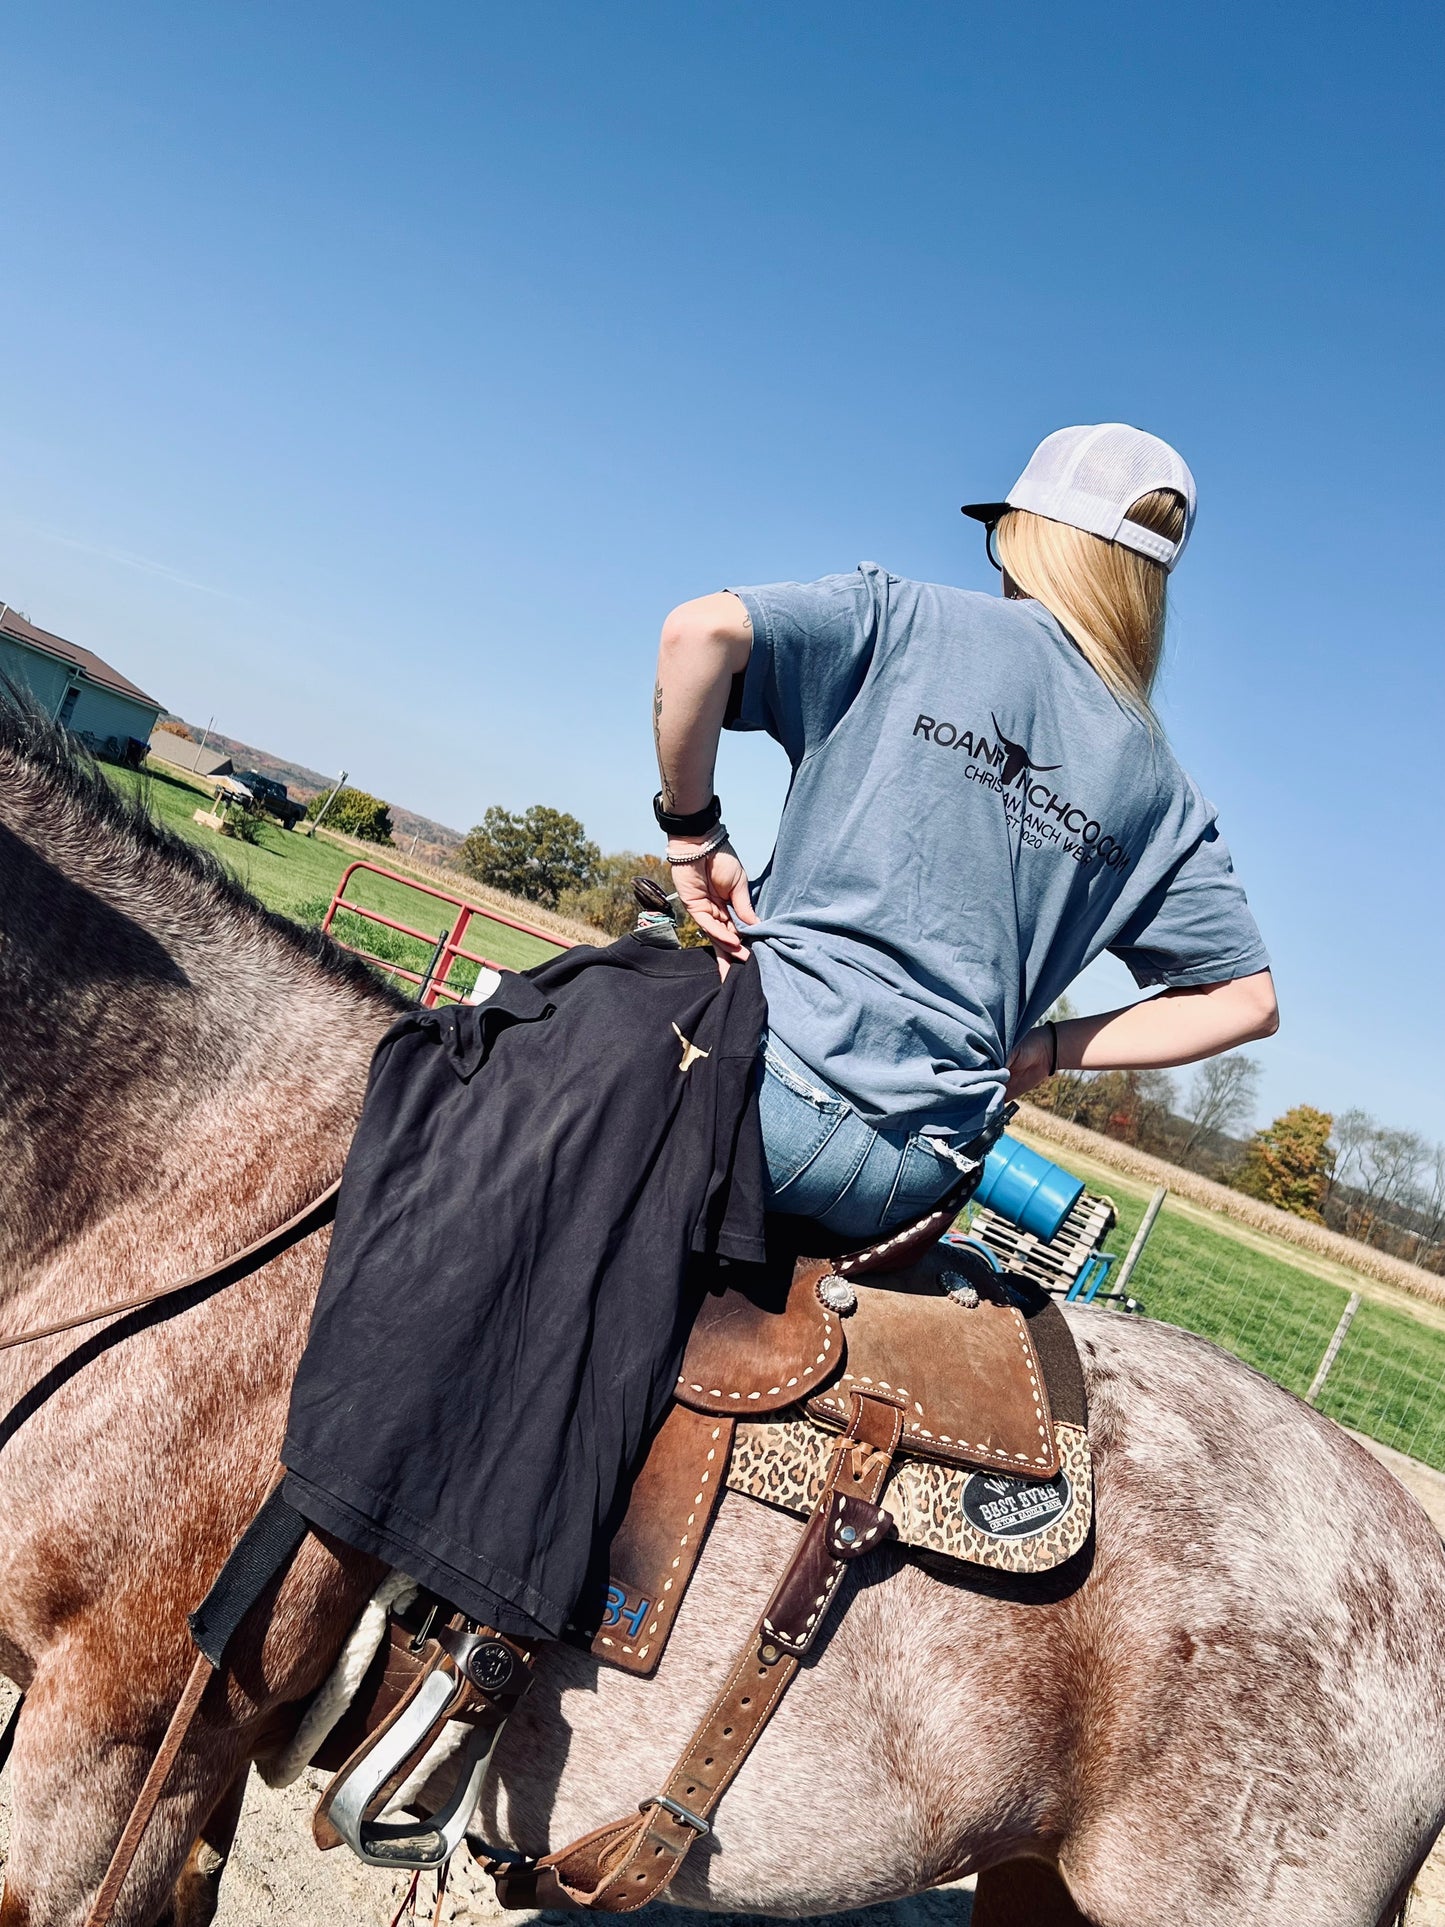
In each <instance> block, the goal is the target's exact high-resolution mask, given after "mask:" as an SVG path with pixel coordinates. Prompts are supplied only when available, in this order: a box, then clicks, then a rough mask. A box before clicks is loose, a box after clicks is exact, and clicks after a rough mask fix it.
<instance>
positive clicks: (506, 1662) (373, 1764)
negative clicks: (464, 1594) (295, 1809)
mask: <svg viewBox="0 0 1445 1927" xmlns="http://www.w3.org/2000/svg"><path fill="white" fill-rule="evenodd" d="M428 1643H429V1644H430V1645H431V1646H432V1647H433V1652H432V1654H431V1657H430V1659H429V1661H428V1664H427V1666H426V1668H425V1670H424V1671H423V1672H422V1673H421V1674H420V1675H419V1676H418V1679H417V1682H416V1684H415V1686H414V1687H413V1688H412V1689H411V1691H410V1692H408V1693H407V1694H406V1696H405V1697H404V1698H403V1699H402V1700H401V1701H400V1703H399V1704H398V1706H397V1707H396V1709H395V1711H394V1713H393V1715H392V1717H391V1718H390V1719H389V1720H388V1721H387V1722H386V1723H385V1724H384V1725H383V1726H382V1727H381V1728H380V1730H379V1731H378V1732H377V1733H376V1734H375V1735H373V1736H369V1737H368V1739H367V1740H366V1741H365V1742H363V1744H362V1746H361V1747H359V1748H358V1749H357V1752H356V1753H354V1754H353V1755H352V1757H351V1759H350V1760H348V1761H347V1762H346V1764H345V1765H344V1766H343V1767H342V1768H341V1771H340V1772H339V1773H338V1774H337V1775H336V1777H335V1779H334V1780H333V1781H332V1782H331V1785H330V1786H329V1787H328V1788H327V1790H326V1792H325V1793H324V1794H323V1795H322V1797H321V1801H320V1804H319V1806H318V1808H317V1813H318V1817H320V1816H324V1817H325V1819H327V1820H329V1821H330V1823H331V1825H332V1826H333V1827H334V1828H335V1830H336V1832H337V1833H338V1834H339V1835H340V1837H341V1838H342V1840H344V1841H345V1842H346V1844H347V1846H348V1847H350V1848H351V1850H352V1852H353V1853H354V1854H356V1855H357V1857H358V1858H359V1859H361V1860H364V1861H365V1862H366V1864H367V1865H368V1866H371V1867H392V1868H396V1867H414V1868H422V1869H426V1868H435V1867H440V1866H442V1865H444V1864H445V1862H446V1861H447V1860H449V1859H450V1858H451V1856H452V1854H453V1853H454V1852H455V1851H456V1849H457V1847H458V1846H459V1845H460V1844H461V1840H462V1836H463V1834H464V1833H465V1832H466V1826H467V1821H468V1820H469V1819H470V1818H471V1816H472V1813H473V1811H474V1809H475V1807H476V1804H477V1801H478V1799H479V1798H480V1796H481V1791H482V1782H483V1781H484V1780H485V1778H486V1775H487V1768H488V1766H489V1765H490V1764H491V1759H492V1753H493V1751H494V1750H495V1748H496V1744H497V1741H498V1739H499V1738H500V1736H501V1732H502V1728H503V1727H504V1726H505V1725H506V1723H507V1720H508V1717H509V1716H510V1714H511V1711H512V1708H513V1707H514V1706H515V1705H516V1703H517V1701H518V1700H519V1699H520V1698H521V1697H522V1694H523V1693H525V1692H526V1690H527V1687H528V1686H529V1685H530V1684H531V1655H530V1654H529V1653H528V1652H527V1651H526V1650H525V1648H523V1647H521V1646H520V1645H518V1644H514V1643H513V1642H512V1641H510V1640H507V1639H503V1638H501V1637H500V1636H499V1635H498V1634H496V1633H493V1632H490V1631H488V1630H486V1629H483V1630H482V1631H481V1632H479V1633H472V1632H464V1631H461V1630H459V1629H458V1628H456V1627H450V1626H449V1627H444V1628H442V1629H441V1630H440V1631H438V1632H437V1633H436V1634H435V1635H434V1637H433V1639H432V1640H431V1641H429V1642H428ZM456 1719H460V1720H463V1721H465V1722H466V1723H467V1724H468V1725H470V1726H471V1728H472V1731H471V1732H470V1733H469V1734H468V1736H467V1739H466V1741H465V1743H464V1745H463V1748H462V1754H461V1760H460V1763H459V1770H458V1773H457V1783H456V1786H455V1787H454V1789H453V1791H452V1794H451V1797H450V1798H449V1799H448V1800H447V1802H446V1804H445V1805H444V1806H443V1807H441V1808H440V1809H439V1810H438V1811H437V1812H436V1813H432V1814H427V1815H424V1816H422V1817H420V1818H418V1819H415V1820H381V1819H379V1818H377V1816H378V1814H380V1812H381V1811H382V1809H383V1808H384V1807H385V1806H386V1803H387V1801H388V1800H390V1799H392V1798H394V1797H395V1794H396V1792H397V1789H398V1788H399V1787H401V1786H402V1785H403V1784H404V1783H405V1781H406V1780H407V1778H408V1777H409V1776H410V1774H412V1773H414V1772H415V1771H416V1769H417V1768H418V1767H419V1766H420V1765H421V1763H422V1761H423V1760H424V1759H425V1758H426V1756H427V1754H428V1752H429V1751H430V1750H431V1748H432V1746H433V1745H434V1744H435V1742H436V1741H437V1739H438V1738H439V1737H440V1736H441V1734H442V1732H443V1730H444V1729H445V1727H446V1726H447V1725H448V1724H449V1722H450V1721H452V1720H456Z"/></svg>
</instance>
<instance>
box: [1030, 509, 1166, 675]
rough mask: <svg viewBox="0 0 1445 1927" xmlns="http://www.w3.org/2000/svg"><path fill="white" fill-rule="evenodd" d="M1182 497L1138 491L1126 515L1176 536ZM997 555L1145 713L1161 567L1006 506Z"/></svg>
mask: <svg viewBox="0 0 1445 1927" xmlns="http://www.w3.org/2000/svg"><path fill="white" fill-rule="evenodd" d="M1184 517H1185V509H1184V499H1183V497H1182V496H1180V495H1177V494H1175V492H1174V490H1173V489H1170V488H1159V489H1154V490H1152V491H1151V492H1150V493H1149V494H1148V495H1141V496H1140V498H1139V500H1138V501H1137V502H1136V503H1135V504H1134V506H1133V507H1132V508H1131V509H1130V510H1129V520H1130V521H1131V522H1140V523H1142V524H1143V526H1144V527H1145V528H1146V529H1152V530H1153V531H1154V532H1155V534H1157V535H1164V536H1167V537H1168V538H1169V540H1170V541H1171V542H1177V541H1178V540H1179V538H1180V537H1181V536H1182V535H1183V533H1184ZM995 542H996V545H997V548H998V555H999V560H1000V561H1001V562H1002V563H1003V566H1004V568H1005V569H1006V570H1007V571H1008V573H1009V575H1010V577H1011V578H1012V580H1013V581H1014V582H1016V583H1017V584H1018V586H1019V588H1021V589H1022V590H1023V592H1024V594H1025V595H1029V596H1032V597H1033V598H1034V600H1035V601H1036V602H1041V603H1042V604H1043V605H1044V607H1045V608H1046V609H1047V610H1048V612H1049V614H1050V615H1051V616H1053V617H1054V618H1055V620H1056V621H1057V622H1058V623H1059V625H1060V627H1061V628H1062V629H1063V630H1064V631H1065V633H1066V634H1067V635H1068V636H1069V638H1070V640H1071V641H1072V642H1073V643H1074V644H1075V645H1076V647H1077V648H1078V650H1079V653H1080V654H1081V655H1082V656H1083V657H1084V658H1085V660H1086V661H1088V662H1089V663H1090V664H1091V665H1092V666H1093V668H1094V669H1096V670H1097V671H1098V673H1099V675H1100V676H1101V677H1102V678H1103V680H1104V681H1105V682H1106V683H1107V684H1108V686H1109V688H1110V689H1111V690H1112V691H1113V692H1114V694H1115V695H1116V696H1117V697H1118V698H1119V700H1120V702H1122V703H1126V704H1128V705H1129V707H1130V708H1133V709H1141V710H1143V711H1145V712H1146V713H1147V712H1148V709H1149V691H1150V689H1151V687H1152V686H1153V682H1154V675H1155V672H1156V670H1157V669H1158V667H1159V655H1160V651H1161V649H1162V648H1163V645H1164V615H1165V585H1166V583H1167V582H1168V576H1167V575H1166V573H1165V571H1164V568H1163V566H1162V565H1161V564H1160V563H1158V562H1153V561H1151V560H1150V558H1149V557H1148V556H1147V555H1140V554H1139V552H1138V551H1137V550H1136V549H1126V548H1125V547H1123V545H1122V544H1121V543H1118V542H1106V541H1105V540H1104V538H1103V537H1102V536H1098V535H1089V534H1086V532H1085V531H1084V530H1083V529H1075V528H1070V527H1069V526H1068V525H1067V524H1066V523H1064V522H1051V521H1049V520H1048V518H1047V517H1045V516H1042V515H1034V514H1031V513H1030V512H1029V510H1027V509H1010V510H1009V512H1008V514H1007V515H1005V516H1004V517H1003V519H1002V520H1001V521H1000V523H999V525H998V532H997V535H996V537H995Z"/></svg>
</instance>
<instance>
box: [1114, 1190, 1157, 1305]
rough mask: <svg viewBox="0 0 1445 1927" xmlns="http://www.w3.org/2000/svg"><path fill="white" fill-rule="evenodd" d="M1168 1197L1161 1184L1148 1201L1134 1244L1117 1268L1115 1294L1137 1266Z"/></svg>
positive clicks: (1123, 1285) (1127, 1280)
mask: <svg viewBox="0 0 1445 1927" xmlns="http://www.w3.org/2000/svg"><path fill="white" fill-rule="evenodd" d="M1168 1195H1169V1193H1168V1191H1167V1190H1166V1189H1165V1188H1164V1186H1163V1185H1162V1184H1161V1185H1160V1187H1159V1189H1158V1190H1157V1191H1156V1192H1155V1193H1154V1195H1153V1197H1152V1198H1151V1199H1150V1200H1149V1209H1148V1210H1147V1211H1146V1212H1145V1213H1144V1221H1143V1223H1142V1224H1141V1225H1140V1226H1139V1229H1138V1230H1137V1231H1136V1232H1135V1233H1134V1242H1133V1244H1131V1245H1130V1247H1129V1249H1128V1251H1127V1252H1126V1253H1125V1255H1124V1262H1123V1264H1122V1265H1120V1267H1119V1275H1118V1277H1117V1278H1116V1279H1115V1280H1114V1291H1115V1292H1116V1293H1117V1292H1121V1291H1122V1290H1123V1289H1124V1287H1125V1285H1127V1284H1128V1282H1129V1274H1130V1272H1131V1271H1132V1270H1133V1269H1134V1267H1135V1265H1137V1264H1138V1262H1139V1258H1140V1254H1141V1253H1142V1252H1143V1250H1144V1247H1145V1245H1146V1244H1148V1242H1149V1233H1150V1232H1151V1231H1152V1230H1153V1229H1154V1220H1155V1219H1156V1218H1157V1217H1158V1216H1159V1210H1160V1207H1161V1206H1162V1205H1163V1203H1164V1200H1165V1199H1166V1198H1167V1197H1168Z"/></svg>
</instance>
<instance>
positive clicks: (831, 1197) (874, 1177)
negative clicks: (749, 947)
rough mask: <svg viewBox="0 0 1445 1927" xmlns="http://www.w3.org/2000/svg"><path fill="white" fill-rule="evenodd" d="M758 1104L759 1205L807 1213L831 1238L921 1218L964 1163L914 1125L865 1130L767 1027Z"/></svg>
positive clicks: (861, 1234) (868, 1234)
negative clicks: (762, 1176) (762, 1162)
mask: <svg viewBox="0 0 1445 1927" xmlns="http://www.w3.org/2000/svg"><path fill="white" fill-rule="evenodd" d="M758 1108H759V1112H760V1114H761V1119H762V1127H763V1150H764V1152H765V1154H766V1157H767V1165H768V1198H767V1204H768V1209H769V1210H770V1211H782V1212H786V1213H787V1214H788V1215H789V1216H790V1217H800V1218H813V1219H815V1220H816V1221H817V1222H818V1223H819V1224H822V1225H825V1226H826V1227H827V1229H828V1230H829V1231H835V1232H837V1233H838V1235H839V1236H840V1237H845V1238H858V1239H859V1240H864V1239H868V1238H872V1237H875V1236H876V1235H878V1234H879V1233H881V1232H884V1231H891V1230H892V1229H893V1228H894V1226H895V1225H900V1224H906V1223H907V1222H908V1221H909V1219H910V1218H918V1217H921V1216H922V1215H923V1213H924V1212H925V1211H927V1210H928V1209H929V1207H930V1206H931V1205H935V1204H937V1203H938V1201H939V1199H940V1198H941V1197H943V1195H944V1194H945V1192H947V1191H949V1190H951V1189H952V1188H953V1186H954V1185H955V1184H956V1183H957V1182H958V1180H959V1178H960V1177H961V1176H962V1175H963V1171H964V1168H965V1165H966V1164H967V1163H968V1162H970V1161H968V1160H965V1165H961V1164H959V1163H958V1162H955V1159H954V1158H952V1157H950V1156H949V1155H948V1154H947V1152H946V1151H944V1150H943V1149H942V1148H941V1144H942V1140H940V1139H939V1138H937V1137H925V1136H924V1134H923V1133H922V1132H921V1131H910V1130H907V1129H903V1130H893V1131H889V1130H875V1128H874V1127H873V1126H872V1125H871V1124H866V1123H865V1122H864V1121H863V1119H862V1118H861V1117H859V1115H858V1113H857V1112H856V1111H855V1110H854V1109H853V1108H852V1106H851V1105H850V1104H849V1103H848V1102H847V1101H846V1099H844V1098H841V1097H840V1096H839V1095H838V1093H837V1092H836V1091H835V1090H831V1089H830V1088H829V1087H828V1086H827V1085H826V1084H824V1083H823V1082H822V1080H821V1079H820V1078H818V1077H817V1076H815V1075H814V1073H813V1072H812V1071H810V1070H809V1069H808V1068H807V1066H806V1065H805V1064H803V1063H801V1062H800V1061H799V1060H798V1058H797V1057H795V1056H794V1055H793V1053H792V1051H790V1050H789V1049H788V1047H787V1045H786V1044H784V1043H783V1042H782V1041H781V1040H780V1039H779V1038H777V1037H773V1036H770V1035H765V1036H764V1038H763V1056H762V1075H761V1079H760V1082H759V1086H758Z"/></svg>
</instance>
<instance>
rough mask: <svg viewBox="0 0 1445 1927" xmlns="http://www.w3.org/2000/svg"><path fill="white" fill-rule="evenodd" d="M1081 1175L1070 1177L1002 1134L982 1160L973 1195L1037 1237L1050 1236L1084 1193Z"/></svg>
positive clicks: (1054, 1165)
mask: <svg viewBox="0 0 1445 1927" xmlns="http://www.w3.org/2000/svg"><path fill="white" fill-rule="evenodd" d="M1083 1189H1084V1184H1083V1180H1082V1179H1081V1178H1075V1177H1070V1175H1069V1173H1068V1172H1067V1171H1061V1170H1060V1169H1059V1167H1058V1165H1057V1164H1050V1163H1049V1160H1048V1159H1047V1158H1041V1157H1040V1156H1039V1154H1038V1152H1037V1151H1031V1150H1030V1149H1029V1147H1028V1146H1027V1145H1026V1144H1020V1143H1019V1141H1018V1139H1017V1138H1016V1137H1009V1136H1008V1135H1007V1134H1005V1135H1004V1136H1003V1137H1001V1138H1000V1139H999V1141H998V1143H997V1144H995V1146H994V1147H993V1149H992V1150H991V1151H990V1152H989V1154H988V1156H987V1158H985V1160H984V1166H983V1177H982V1178H981V1179H980V1180H979V1186H978V1189H977V1190H976V1191H975V1192H974V1194H973V1202H974V1203H975V1204H984V1205H987V1206H988V1208H989V1210H990V1211H997V1213H998V1214H999V1216H1000V1217H1001V1218H1007V1219H1009V1220H1010V1222H1011V1223H1013V1224H1016V1225H1019V1226H1020V1227H1021V1228H1022V1229H1023V1230H1025V1231H1031V1232H1032V1233H1033V1234H1034V1236H1035V1237H1036V1238H1052V1237H1053V1235H1054V1233H1055V1232H1056V1231H1057V1230H1058V1228H1059V1226H1060V1225H1061V1224H1062V1223H1063V1222H1064V1219H1065V1218H1067V1217H1068V1215H1069V1213H1070V1212H1071V1211H1072V1210H1073V1208H1074V1206H1075V1205H1076V1204H1077V1203H1078V1201H1079V1198H1080V1196H1081V1195H1082V1193H1083Z"/></svg>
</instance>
